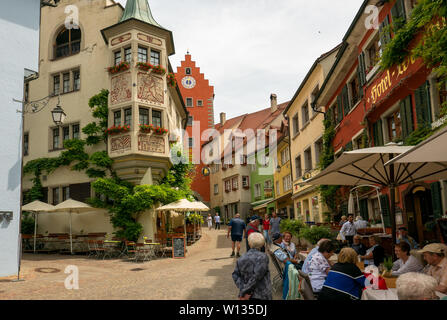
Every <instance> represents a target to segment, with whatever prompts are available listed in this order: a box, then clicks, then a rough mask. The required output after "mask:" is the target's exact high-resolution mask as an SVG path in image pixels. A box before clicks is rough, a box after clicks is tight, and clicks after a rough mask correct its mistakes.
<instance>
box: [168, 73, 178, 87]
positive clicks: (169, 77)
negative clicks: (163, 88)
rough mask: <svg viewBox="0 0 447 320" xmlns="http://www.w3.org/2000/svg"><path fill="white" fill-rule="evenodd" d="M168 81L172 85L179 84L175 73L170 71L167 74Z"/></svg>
mask: <svg viewBox="0 0 447 320" xmlns="http://www.w3.org/2000/svg"><path fill="white" fill-rule="evenodd" d="M166 81H167V82H168V86H170V87H175V86H177V80H175V75H174V74H173V73H169V74H168V75H167V76H166Z"/></svg>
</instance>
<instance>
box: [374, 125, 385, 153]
mask: <svg viewBox="0 0 447 320" xmlns="http://www.w3.org/2000/svg"><path fill="white" fill-rule="evenodd" d="M373 136H374V146H376V147H377V146H383V145H384V141H383V130H382V119H380V120H379V121H377V122H376V123H374V125H373Z"/></svg>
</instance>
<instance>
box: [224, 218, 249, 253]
mask: <svg viewBox="0 0 447 320" xmlns="http://www.w3.org/2000/svg"><path fill="white" fill-rule="evenodd" d="M245 228H246V225H245V222H244V220H242V219H241V215H240V214H239V213H237V214H236V215H235V216H234V219H231V221H230V223H229V224H228V232H227V238H229V237H230V232H231V241H232V244H231V248H232V249H233V253H231V257H234V247H235V246H236V244H237V255H236V257H237V258H239V257H240V256H241V255H240V252H241V242H242V238H243V236H244V231H245Z"/></svg>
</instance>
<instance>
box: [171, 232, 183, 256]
mask: <svg viewBox="0 0 447 320" xmlns="http://www.w3.org/2000/svg"><path fill="white" fill-rule="evenodd" d="M185 249H186V242H185V237H174V238H172V258H174V259H183V258H185V251H186V250H185Z"/></svg>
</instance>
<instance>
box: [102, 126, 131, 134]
mask: <svg viewBox="0 0 447 320" xmlns="http://www.w3.org/2000/svg"><path fill="white" fill-rule="evenodd" d="M129 131H130V126H118V127H116V126H113V127H110V128H108V129H106V130H105V133H106V134H107V135H110V136H113V135H116V134H121V133H126V132H129Z"/></svg>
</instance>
